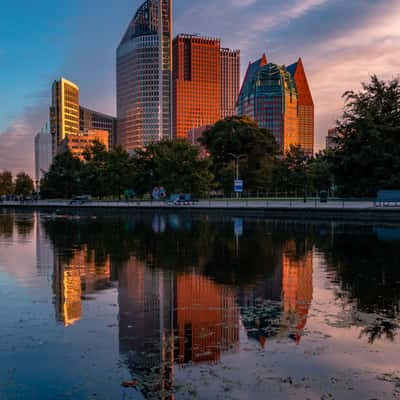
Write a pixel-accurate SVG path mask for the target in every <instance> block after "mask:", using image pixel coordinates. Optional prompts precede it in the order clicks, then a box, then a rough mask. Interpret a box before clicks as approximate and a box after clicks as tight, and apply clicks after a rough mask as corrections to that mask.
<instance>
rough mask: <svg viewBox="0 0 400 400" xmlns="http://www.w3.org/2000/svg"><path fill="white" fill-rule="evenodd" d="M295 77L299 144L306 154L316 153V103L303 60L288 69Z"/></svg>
mask: <svg viewBox="0 0 400 400" xmlns="http://www.w3.org/2000/svg"><path fill="white" fill-rule="evenodd" d="M287 70H288V71H289V73H290V74H291V75H292V76H293V78H294V80H295V82H296V87H297V94H298V109H299V111H298V119H299V144H300V146H301V147H302V149H303V150H304V152H305V154H306V155H307V156H309V157H311V156H312V155H313V153H314V102H313V98H312V95H311V90H310V87H309V86H308V81H307V77H306V73H305V71H304V66H303V62H302V60H301V58H299V60H298V61H297V62H296V63H294V64H292V65H289V66H288V67H287Z"/></svg>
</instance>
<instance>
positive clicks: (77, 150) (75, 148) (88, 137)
mask: <svg viewBox="0 0 400 400" xmlns="http://www.w3.org/2000/svg"><path fill="white" fill-rule="evenodd" d="M96 140H97V141H99V142H100V143H102V144H104V146H105V147H106V150H107V151H108V131H105V130H94V129H93V130H88V131H87V132H79V133H78V134H74V135H72V134H71V135H67V136H66V137H65V138H64V140H63V141H62V142H61V144H60V146H59V147H58V152H59V153H62V152H65V151H67V150H69V151H70V152H71V153H72V154H73V155H74V156H76V157H79V158H80V159H81V160H83V153H84V151H85V149H86V148H87V147H89V146H90V145H91V144H93V143H94V141H96Z"/></svg>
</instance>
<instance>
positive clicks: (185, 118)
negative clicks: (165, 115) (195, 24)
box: [172, 35, 221, 139]
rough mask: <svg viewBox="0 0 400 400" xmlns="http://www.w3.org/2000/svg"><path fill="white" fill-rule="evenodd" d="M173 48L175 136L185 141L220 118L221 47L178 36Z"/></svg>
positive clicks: (210, 41)
mask: <svg viewBox="0 0 400 400" xmlns="http://www.w3.org/2000/svg"><path fill="white" fill-rule="evenodd" d="M172 46H173V65H174V71H173V105H174V106H173V118H172V120H173V132H174V136H175V137H176V138H178V139H184V138H187V136H188V133H189V132H190V130H191V129H194V128H196V127H199V126H202V125H210V124H214V123H215V122H216V121H218V120H219V119H220V118H221V45H220V40H219V39H213V38H205V37H200V36H197V35H178V36H177V37H176V38H175V39H174V41H173V45H172Z"/></svg>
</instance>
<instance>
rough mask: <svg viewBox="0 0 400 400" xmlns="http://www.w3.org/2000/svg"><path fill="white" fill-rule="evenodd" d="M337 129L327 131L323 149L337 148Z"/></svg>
mask: <svg viewBox="0 0 400 400" xmlns="http://www.w3.org/2000/svg"><path fill="white" fill-rule="evenodd" d="M338 134H339V132H338V130H337V128H332V129H328V136H327V137H326V139H325V149H326V150H335V149H336V147H337V143H336V139H337V138H338Z"/></svg>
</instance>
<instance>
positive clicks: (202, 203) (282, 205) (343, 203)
mask: <svg viewBox="0 0 400 400" xmlns="http://www.w3.org/2000/svg"><path fill="white" fill-rule="evenodd" d="M1 206H8V207H10V206H11V207H50V208H59V207H62V208H64V207H68V208H74V209H76V208H166V209H171V208H172V209H178V208H190V209H192V208H193V209H263V210H264V209H297V210H311V209H321V210H383V209H390V210H392V211H394V210H398V211H400V208H394V207H384V208H383V207H375V205H374V202H373V201H347V200H331V201H328V202H327V203H320V202H319V200H317V199H309V200H307V202H304V201H303V200H299V199H297V200H276V199H269V200H267V199H260V200H255V199H250V200H246V199H228V200H222V199H218V200H214V199H212V200H199V201H198V202H195V203H191V204H179V205H175V204H171V203H168V202H166V201H136V200H132V201H88V202H85V203H82V204H77V203H73V204H71V203H70V201H66V200H63V201H61V200H58V201H48V200H39V201H25V202H20V201H3V202H0V207H1Z"/></svg>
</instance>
